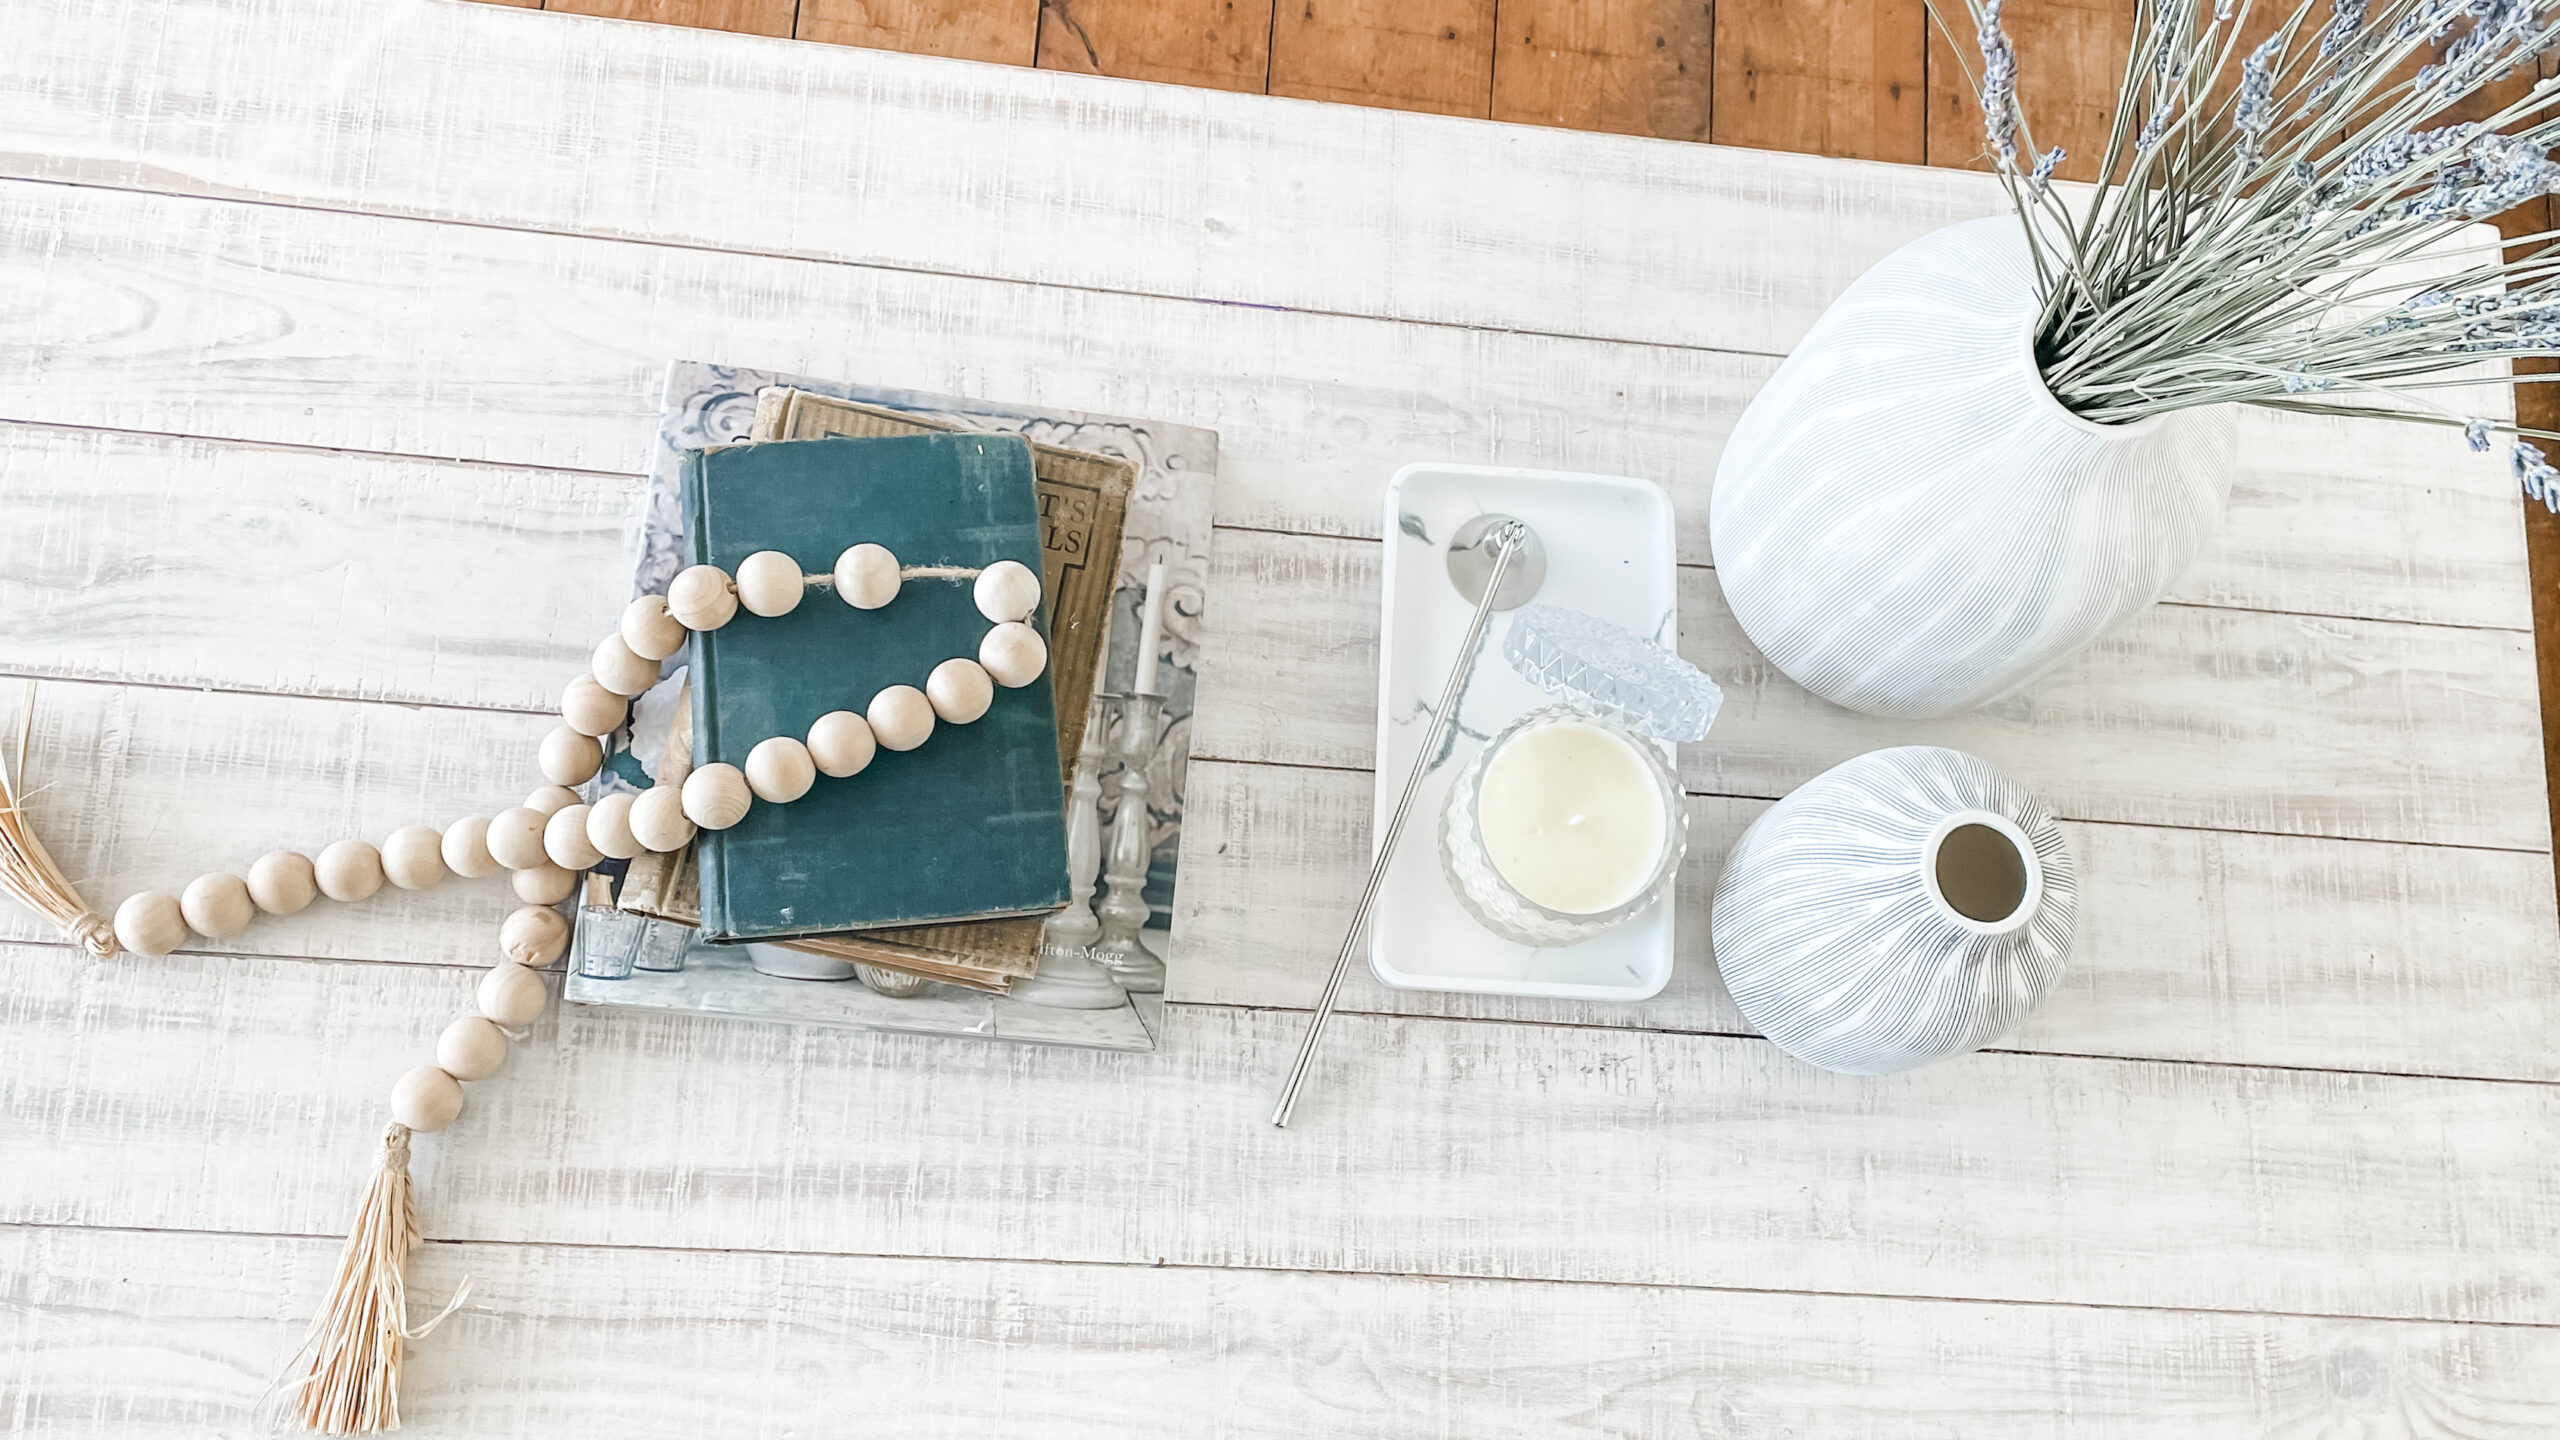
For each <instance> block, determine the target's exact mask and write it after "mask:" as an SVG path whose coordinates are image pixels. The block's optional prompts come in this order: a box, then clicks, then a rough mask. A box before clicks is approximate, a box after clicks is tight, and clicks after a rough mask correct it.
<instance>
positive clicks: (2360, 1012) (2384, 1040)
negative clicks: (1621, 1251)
mask: <svg viewBox="0 0 2560 1440" xmlns="http://www.w3.org/2000/svg"><path fill="white" fill-rule="evenodd" d="M1190 776H1191V788H1190V792H1189V797H1190V808H1189V809H1188V811H1187V812H1186V814H1185V819H1184V826H1183V858H1182V879H1183V885H1182V889H1181V891H1180V892H1179V894H1178V895H1177V896H1176V902H1177V905H1178V907H1179V913H1178V916H1177V918H1176V920H1175V933H1176V934H1177V935H1178V936H1179V937H1180V943H1181V948H1180V951H1179V960H1180V963H1179V964H1178V965H1176V966H1175V968H1174V971H1173V980H1172V985H1171V988H1170V991H1169V996H1170V998H1172V999H1175V1000H1183V1001H1198V1002H1203V1003H1218V1004H1229V1005H1252V1006H1290V1007H1303V1006H1306V1005H1309V1004H1312V1003H1313V1002H1314V998H1315V994H1316V991H1317V990H1318V989H1319V988H1320V987H1321V986H1322V984H1323V982H1324V975H1325V972H1326V970H1327V969H1328V968H1329V967H1330V966H1331V965H1332V963H1333V954H1334V950H1335V949H1336V947H1337V946H1339V945H1340V943H1341V939H1342V931H1343V928H1344V927H1345V926H1347V925H1348V924H1349V923H1350V920H1351V903H1352V900H1353V898H1354V897H1356V896H1357V895H1358V893H1359V889H1360V879H1361V876H1362V874H1363V873H1364V872H1365V871H1366V869H1367V865H1368V856H1369V813H1370V810H1369V805H1370V784H1371V782H1370V777H1369V776H1368V775H1367V774H1364V773H1362V772H1359V771H1344V770H1304V769H1298V768H1294V767H1290V766H1281V765H1235V764H1228V763H1225V762H1221V761H1195V762H1194V763H1193V764H1192V766H1191V772H1190ZM1767 808H1768V802H1766V801H1761V800H1737V799H1728V798H1723V797H1716V796H1695V797H1692V798H1691V800H1690V802H1689V859H1688V862H1687V863H1686V865H1684V866H1683V867H1682V870H1681V878H1680V884H1681V892H1680V901H1681V907H1680V917H1679V964H1678V966H1677V967H1676V968H1675V969H1674V970H1673V972H1672V980H1671V984H1670V986H1669V988H1667V989H1665V990H1664V991H1663V993H1662V994H1660V995H1658V996H1656V997H1654V998H1653V999H1651V1000H1647V1001H1642V1002H1639V1003H1636V1004H1632V1005H1613V1004H1602V1003H1576V1002H1567V1001H1552V1000H1521V999H1516V998H1511V997H1506V996H1498V995H1457V994H1443V993H1438V992H1434V991H1426V990H1393V989H1389V988H1388V987H1386V986H1384V985H1381V984H1379V983H1377V982H1376V981H1375V980H1374V979H1372V978H1370V976H1369V974H1368V972H1367V970H1366V969H1365V968H1361V969H1357V970H1356V971H1355V974H1354V976H1353V979H1352V980H1351V982H1350V984H1349V986H1348V987H1347V988H1346V989H1345V991H1344V993H1343V997H1342V1001H1341V1004H1342V1006H1343V1008H1345V1009H1356V1010H1363V1011H1371V1012H1381V1013H1393V1014H1407V1015H1445V1016H1471V1017H1477V1018H1483V1019H1508V1020H1527V1021H1536V1022H1542V1023H1550V1024H1552V1023H1558V1022H1564V1023H1571V1024H1578V1025H1624V1026H1636V1027H1641V1028H1645V1029H1653V1030H1687V1031H1702V1032H1709V1033H1716V1034H1735V1035H1740V1034H1750V1033H1751V1027H1750V1026H1749V1025H1748V1024H1746V1023H1745V1022H1744V1021H1743V1019H1742V1016H1741V1015H1740V1013H1739V1012H1737V1011H1736V1010H1735V1009H1734V1007H1733V1002H1732V1001H1731V1000H1730V999H1729V998H1727V996H1726V995H1725V993H1724V990H1723V987H1722V986H1721V985H1719V984H1718V983H1717V981H1716V975H1715V962H1714V959H1713V955H1712V953H1711V951H1710V949H1709V947H1708V943H1707V939H1708V931H1707V921H1708V900H1709V898H1710V897H1711V896H1712V895H1713V893H1714V889H1715V880H1716V875H1717V872H1718V871H1719V870H1720V869H1721V868H1722V866H1723V862H1724V856H1725V854H1726V853H1727V851H1728V850H1729V849H1730V848H1731V846H1732V844H1733V842H1734V841H1735V840H1736V839H1738V838H1739V837H1740V836H1741V833H1742V830H1743V827H1744V826H1746V825H1748V824H1750V823H1751V821H1752V820H1754V819H1756V818H1757V817H1758V816H1759V815H1760V814H1761V812H1762V811H1764V810H1766V809H1767ZM2064 830H2065V832H2066V833H2067V834H2068V835H2069V836H2070V839H2071V846H2072V853H2073V855H2074V856H2075V858H2076V860H2077V862H2078V865H2079V868H2080V879H2081V888H2080V926H2079V929H2078V932H2077V934H2076V935H2075V937H2074V940H2073V944H2072V952H2071V958H2070V963H2069V965H2068V967H2067V968H2066V969H2065V970H2064V972H2063V978H2062V982H2061V984H2060V986H2059V987H2058V988H2057V989H2056V990H2055V992H2054V993H2053V995H2052V996H2051V997H2049V998H2048V999H2047V1000H2046V1001H2045V1002H2044V1005H2043V1007H2042V1008H2041V1009H2040V1010H2038V1011H2037V1012H2036V1013H2035V1014H2034V1015H2033V1016H2032V1017H2031V1018H2030V1019H2029V1020H2028V1021H2027V1022H2026V1023H2025V1024H2024V1025H2023V1026H2022V1027H2020V1029H2019V1030H2018V1031H2016V1032H2015V1033H2013V1034H2011V1035H2008V1036H2005V1037H2003V1038H2002V1039H2000V1040H1998V1041H1997V1042H1995V1044H1996V1045H1997V1046H1998V1048H2001V1049H2014V1050H2029V1051H2045V1052H2052V1053H2060V1054H2081V1055H2117V1056H2124V1057H2128V1058H2151V1059H2165V1060H2196V1061H2208V1062H2211V1061H2225V1060H2231V1059H2235V1058H2241V1057H2245V1058H2246V1059H2247V1060H2248V1061H2250V1062H2252V1063H2257V1064H2267V1065H2303V1066H2312V1067H2317V1068H2323V1069H2347V1070H2386V1071H2397V1072H2401V1073H2407V1074H2424V1075H2458V1076H2481V1077H2489V1078H2502V1079H2518V1080H2540V1081H2551V1080H2560V1054H2555V1053H2554V1052H2553V1049H2552V1045H2551V1039H2550V1037H2551V1035H2552V1034H2553V1033H2554V1031H2555V1030H2560V968H2555V967H2554V966H2553V965H2552V964H2551V957H2552V956H2553V955H2555V954H2560V919H2555V914H2554V910H2553V906H2552V901H2551V891H2552V876H2551V862H2550V860H2549V858H2548V857H2546V856H2543V855H2538V854H2531V853H2527V852H2522V851H2505V850H2462V849H2454V848H2451V847H2447V846H2438V845H2393V844H2378V843H2372V842H2364V841H2340V840H2308V839H2295V838H2290V837H2284V836H2274V835H2251V834H2232V833H2225V832H2217V831H2211V830H2176V829H2157V828H2153V827H2149V826H2140V825H2088V824H2079V823H2066V824H2065V825H2064ZM1275 915H1285V916H1287V917H1289V923H1288V924H1286V925H1274V924H1272V923H1271V917H1272V916H1275Z"/></svg>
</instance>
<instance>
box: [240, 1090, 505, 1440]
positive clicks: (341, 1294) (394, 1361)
mask: <svg viewBox="0 0 2560 1440" xmlns="http://www.w3.org/2000/svg"><path fill="white" fill-rule="evenodd" d="M417 1244H418V1216H417V1211H416V1209H415V1208H414V1206H413V1205H412V1204H411V1202H410V1197H409V1127H408V1126H406V1125H401V1124H397V1123H394V1124H393V1125H391V1126H390V1128H388V1129H386V1130H384V1131H383V1132H382V1154H381V1157H380V1163H379V1164H378V1165H377V1166H376V1167H375V1169H374V1172H373V1178H372V1179H371V1180H370V1181H368V1182H367V1183H366V1185H365V1187H364V1198H363V1199H361V1200H359V1201H358V1202H357V1205H356V1223H355V1226H354V1228H353V1229H351V1230H350V1231H349V1232H348V1233H347V1246H346V1248H345V1249H344V1250H342V1251H340V1252H339V1254H338V1269H337V1273H336V1275H335V1276H334V1277H333V1278H332V1279H331V1281H330V1285H329V1298H328V1303H327V1304H325V1305H323V1306H322V1307H321V1309H320V1313H319V1314H318V1315H317V1316H315V1317H313V1319H312V1321H311V1331H310V1333H309V1334H307V1335H305V1336H304V1337H303V1341H302V1348H301V1349H300V1350H299V1351H296V1352H295V1354H294V1357H293V1359H292V1361H291V1362H289V1364H288V1365H287V1367H286V1368H287V1377H286V1381H285V1383H286V1384H287V1386H289V1387H290V1389H291V1391H292V1395H293V1414H294V1418H295V1419H296V1420H298V1421H300V1422H301V1424H302V1427H303V1428H304V1429H306V1430H316V1431H318V1432H319V1433H321V1434H323V1435H360V1434H370V1433H372V1432H375V1431H379V1430H397V1429H399V1428H400V1358H401V1350H402V1347H403V1346H404V1344H405V1343H406V1342H408V1341H411V1340H420V1339H424V1338H425V1337H426V1335H427V1334H428V1332H429V1331H432V1330H434V1329H435V1328H436V1326H438V1325H440V1324H442V1323H444V1319H445V1316H447V1315H451V1314H452V1313H453V1312H454V1311H455V1310H457V1309H459V1308H461V1306H462V1302H463V1301H464V1300H465V1299H466V1298H468V1297H469V1295H470V1293H471V1282H470V1281H468V1280H465V1281H464V1282H463V1283H462V1284H461V1285H460V1286H458V1287H456V1289H455V1290H454V1294H453V1299H452V1300H451V1301H450V1302H449V1303H447V1304H446V1306H445V1307H444V1309H443V1310H442V1311H441V1312H440V1313H438V1314H437V1315H436V1317H435V1318H434V1319H432V1320H429V1321H428V1322H427V1323H426V1324H424V1325H420V1326H418V1327H416V1328H414V1329H412V1328H411V1327H410V1325H409V1287H408V1280H407V1276H406V1273H405V1272H406V1269H407V1266H408V1263H409V1252H410V1251H411V1250H413V1249H415V1248H417Z"/></svg>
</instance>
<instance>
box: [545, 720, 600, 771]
mask: <svg viewBox="0 0 2560 1440" xmlns="http://www.w3.org/2000/svg"><path fill="white" fill-rule="evenodd" d="M539 758H540V762H541V765H542V778H543V779H545V780H548V781H550V782H551V783H552V784H554V785H584V784H586V783H587V782H588V781H590V780H593V779H594V778H596V771H597V770H599V769H601V768H603V766H604V747H603V746H602V745H599V744H597V743H596V737H594V736H593V735H581V734H579V733H578V732H577V731H576V730H573V729H571V728H570V727H568V726H566V725H554V726H552V727H551V730H550V733H548V734H546V735H544V736H543V737H542V752H541V755H540V757H539Z"/></svg>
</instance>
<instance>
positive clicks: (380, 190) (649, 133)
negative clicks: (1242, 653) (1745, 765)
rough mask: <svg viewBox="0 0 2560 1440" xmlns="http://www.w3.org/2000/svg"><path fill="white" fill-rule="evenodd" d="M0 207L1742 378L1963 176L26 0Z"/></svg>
mask: <svg viewBox="0 0 2560 1440" xmlns="http://www.w3.org/2000/svg"><path fill="white" fill-rule="evenodd" d="M10 28H11V39H12V42H13V43H12V45H11V46H10V49H9V53H8V54H7V55H6V56H0V135H5V136H7V137H9V138H8V140H7V141H6V143H5V146H0V152H5V153H0V173H5V174H10V175H16V176H23V177H29V178H39V179H61V180H81V181H88V182H94V183H104V184H113V185H119V186H124V187H128V188H135V189H148V190H159V191H185V192H188V193H207V194H218V195H237V196H249V197H256V198H261V199H269V200H280V201H287V202H291V203H298V204H308V205H316V206H322V207H326V208H345V209H356V210H366V211H377V212H387V213H400V214H414V215H423V216H428V217H432V218H441V219H456V220H464V221H469V222H471V223H474V224H487V225H501V226H506V227H509V228H525V229H538V230H551V231H563V232H576V233H585V234H600V235H614V236H624V237H630V238H637V239H649V240H658V241H666V242H674V243H680V244H685V245H691V246H702V247H710V248H718V249H730V250H747V251H756V252H762V253H768V254H789V255H803V256H811V257H817V258H824V259H831V260H849V261H857V262H862V263H871V264H881V265H888V266H894V267H897V268H901V269H917V270H931V271H937V272H951V273H963V274H975V275H989V276H996V277H1000V278H1005V279H1017V280H1037V281H1041V282H1044V283H1048V284H1057V285H1069V286H1075V287H1078V288H1086V289H1096V290H1110V291H1126V292H1135V293H1142V294H1160V295H1174V296H1179V297H1184V298H1195V299H1215V300H1225V301H1243V302H1247V303H1252V304H1263V305H1279V306H1285V307H1288V308H1292V309H1305V310H1323V311H1334V312H1340V313H1346V314H1367V315H1388V316H1395V317H1399V318H1406V319H1417V320H1428V321H1434V322H1441V323H1448V324H1460V325H1470V326H1482V327H1488V328H1495V329H1509V330H1529V331H1539V332H1546V333H1554V334H1569V335H1592V336H1598V337H1601V338H1609V339H1633V340H1646V341H1654V342H1660V343H1670V344H1682V345H1696V344H1708V345H1716V346H1721V347H1726V348H1733V349H1745V350H1758V351H1762V352H1767V353H1776V352H1778V351H1781V350H1783V349H1784V348H1785V347H1786V345H1787V344H1789V343H1791V342H1792V340H1793V339H1794V337H1796V336H1797V335H1800V334H1801V333H1802V332H1803V330H1804V327H1805V326H1806V325H1807V324H1809V323H1810V322H1811V320H1812V318H1813V315H1814V314H1815V313H1816V312H1817V311H1818V310H1819V309H1820V307H1821V305H1822V304H1823V303H1824V302H1825V301H1826V300H1827V299H1828V298H1829V297H1830V296H1831V295H1832V294H1834V293H1836V292H1837V291H1838V289H1839V288H1840V287H1841V286H1842V285H1844V284H1845V283H1847V281H1848V280H1849V279H1851V278H1852V277H1853V276H1855V275H1856V274H1857V273H1858V272H1859V271H1860V270H1861V269H1863V268H1864V267H1865V266H1866V265H1867V264H1868V263H1870V262H1871V261H1872V260H1873V259H1875V258H1876V257H1878V256H1880V255H1882V254H1884V253H1885V252H1886V251H1888V250H1890V249H1891V248H1892V247H1893V246H1895V245H1896V244H1899V243H1901V242H1902V241H1904V240H1906V239H1909V238H1910V237H1911V236H1913V235H1916V234H1918V233H1920V232H1922V231H1924V230H1927V229H1930V228H1933V227H1935V226H1937V225H1941V224H1945V223H1948V222H1951V221H1954V220H1957V219H1963V218H1968V217H1971V216H1975V215H1981V214H1987V213H1991V212H1993V211H1994V210H1995V209H1996V208H1997V207H1998V206H1999V205H2000V204H2001V203H2002V201H2001V198H2000V192H1999V190H1998V188H1997V187H1996V186H1995V185H1993V184H1992V183H1991V182H1990V181H1989V180H1988V179H1987V178H1986V177H1982V176H1977V175H1972V174H1968V173H1964V172H1955V171H1933V170H1925V169H1917V168H1911V167H1901V166H1887V165H1869V164H1858V163H1851V162H1842V161H1836V160H1821V159H1815V158H1812V157H1805V156H1795V155H1781V154H1774V153H1769V152H1762V151H1746V150H1727V149H1716V148H1711V147H1707V146H1700V145H1682V144H1670V143H1665V142H1660V141H1652V140H1643V139H1634V138H1628V137H1622V136H1600V135H1590V134H1580V133H1573V132H1566V131H1556V130H1538V129H1528V128H1523V127H1515V126H1496V125H1491V124H1487V123H1484V122H1477V121H1465V120H1452V119H1447V118H1443V117H1437V116H1419V115H1411V114H1406V113H1402V112H1389V111H1375V110H1365V109H1353V108H1350V107H1344V106H1334V105H1314V104H1306V103H1303V102H1296V101H1289V100H1278V99H1272V98H1269V97H1265V96H1260V95H1232V94H1227V93H1223V92H1214V91H1205V90H1191V89H1176V88H1170V87H1164V86H1142V85H1131V84H1125V83H1119V82H1114V81H1110V80H1103V79H1098V78H1091V77H1085V76H1074V75H1066V74H1062V73H1059V72H1056V71H1042V70H1029V69H1019V70H1016V69H1007V70H1001V71H999V70H991V69H989V68H988V67H984V66H969V65H958V64H953V63H949V62H945V61H938V60H932V59H925V58H920V57H912V56H905V55H894V54H888V53H884V52H880V51H870V50H854V49H847V48H829V49H825V50H820V49H816V48H814V47H810V46H796V45H781V44H774V43H770V42H767V41H762V40H757V39H752V38H748V37H742V36H732V35H723V34H714V33H707V32H702V31H684V30H650V29H638V28H633V27H630V26H611V25H597V24H593V23H580V22H576V21H569V22H567V23H563V22H562V21H561V20H560V19H558V18H549V19H546V18H545V17H543V16H540V15H523V16H516V15H505V14H499V13H492V12H483V11H480V10H476V9H473V8H471V7H468V6H459V5H452V4H441V3H433V0H324V3H311V0H303V3H295V4H290V5H284V4H272V3H270V4H261V5H254V6H247V7H243V6H240V5H237V4H231V3H224V0H123V3H117V4H110V5H106V6H99V5H96V4H81V3H72V0H31V3H25V4H21V5H20V6H19V7H18V8H17V11H16V13H15V14H14V15H13V17H12V23H11V27H10Z"/></svg>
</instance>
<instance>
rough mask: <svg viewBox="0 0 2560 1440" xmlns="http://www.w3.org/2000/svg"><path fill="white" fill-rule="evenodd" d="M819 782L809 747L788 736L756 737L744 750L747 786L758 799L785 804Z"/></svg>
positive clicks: (816, 764) (815, 764)
mask: <svg viewBox="0 0 2560 1440" xmlns="http://www.w3.org/2000/svg"><path fill="white" fill-rule="evenodd" d="M817 783H818V762H817V761H815V760H813V759H811V758H809V747H808V746H806V745H803V744H801V743H800V742H799V741H797V740H794V739H792V738H791V737H790V736H788V735H776V736H774V737H773V738H772V739H770V740H759V741H757V742H756V748H754V749H753V750H750V751H748V752H747V786H748V788H750V789H752V790H754V791H755V792H756V798H757V799H759V800H770V801H772V802H773V803H774V804H776V805H788V804H790V803H791V802H792V801H794V800H797V799H799V798H800V797H801V796H803V795H806V794H808V793H809V787H810V786H812V785H815V784H817Z"/></svg>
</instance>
